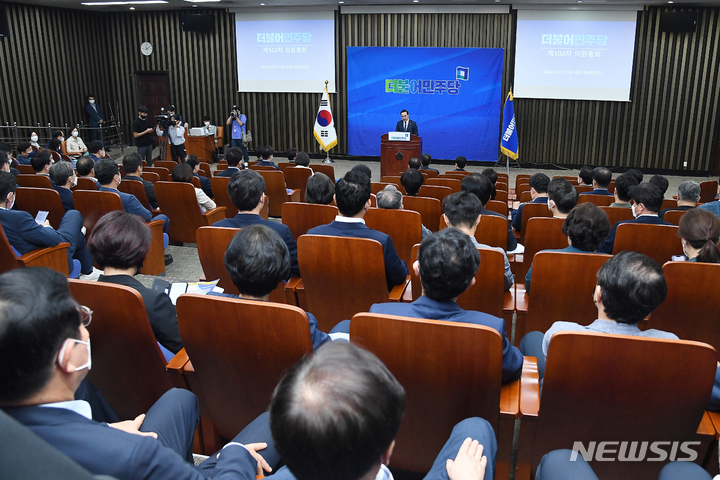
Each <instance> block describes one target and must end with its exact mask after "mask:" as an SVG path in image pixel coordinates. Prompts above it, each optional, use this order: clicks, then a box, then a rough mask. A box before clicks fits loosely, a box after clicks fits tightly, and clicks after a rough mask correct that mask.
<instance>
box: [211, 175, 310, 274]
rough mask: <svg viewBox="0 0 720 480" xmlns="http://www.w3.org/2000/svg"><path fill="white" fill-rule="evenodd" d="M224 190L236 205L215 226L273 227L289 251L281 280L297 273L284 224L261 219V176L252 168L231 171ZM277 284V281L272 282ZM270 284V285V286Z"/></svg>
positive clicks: (293, 248)
mask: <svg viewBox="0 0 720 480" xmlns="http://www.w3.org/2000/svg"><path fill="white" fill-rule="evenodd" d="M228 194H229V195H230V200H231V201H232V203H233V205H235V206H236V207H237V209H238V214H237V215H235V218H226V219H225V220H220V221H219V222H217V223H216V224H215V225H213V226H215V227H225V228H244V227H247V226H248V225H257V224H259V225H265V226H266V227H270V228H271V229H272V230H275V231H276V232H277V233H278V235H280V238H282V239H283V241H284V242H285V244H286V245H287V248H288V251H289V252H290V270H289V272H288V276H287V277H285V280H287V279H289V278H290V277H299V276H300V269H299V268H298V260H297V243H296V242H295V239H294V238H293V236H292V233H290V228H288V226H287V225H285V224H283V223H279V222H273V221H272V220H265V219H264V218H262V217H261V216H260V212H261V211H262V209H263V208H265V202H267V197H266V196H265V179H264V178H263V177H262V175H260V174H259V173H257V172H256V171H255V170H242V171H240V172H239V173H237V174H235V175H233V177H232V178H231V179H230V183H229V184H228ZM275 286H277V283H275ZM273 288H274V287H273Z"/></svg>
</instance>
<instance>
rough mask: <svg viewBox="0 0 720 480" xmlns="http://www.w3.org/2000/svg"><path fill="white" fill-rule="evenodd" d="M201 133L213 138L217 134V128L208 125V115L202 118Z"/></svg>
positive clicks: (210, 124)
mask: <svg viewBox="0 0 720 480" xmlns="http://www.w3.org/2000/svg"><path fill="white" fill-rule="evenodd" d="M202 132H203V135H205V136H213V137H214V136H215V135H216V134H217V127H216V126H215V125H213V124H212V123H210V115H205V116H204V117H203V126H202Z"/></svg>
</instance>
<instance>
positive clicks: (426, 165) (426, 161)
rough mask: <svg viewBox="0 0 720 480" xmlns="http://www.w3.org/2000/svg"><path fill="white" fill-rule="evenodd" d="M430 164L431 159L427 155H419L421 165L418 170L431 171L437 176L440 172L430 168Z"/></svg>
mask: <svg viewBox="0 0 720 480" xmlns="http://www.w3.org/2000/svg"><path fill="white" fill-rule="evenodd" d="M430 162H432V157H431V156H430V154H429V153H423V154H422V155H420V163H422V166H421V167H420V170H432V171H433V172H437V173H438V174H439V173H440V172H439V171H438V170H435V169H434V168H430Z"/></svg>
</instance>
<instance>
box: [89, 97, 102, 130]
mask: <svg viewBox="0 0 720 480" xmlns="http://www.w3.org/2000/svg"><path fill="white" fill-rule="evenodd" d="M93 107H96V108H97V111H96V110H95V108H93ZM85 111H86V112H87V114H88V118H89V119H90V121H89V122H88V123H89V124H90V126H91V127H97V126H99V125H100V120H104V117H103V113H102V109H101V108H100V105H98V104H97V102H95V105H90V104H89V103H86V104H85Z"/></svg>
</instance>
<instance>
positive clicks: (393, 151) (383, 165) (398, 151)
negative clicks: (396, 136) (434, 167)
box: [380, 133, 422, 177]
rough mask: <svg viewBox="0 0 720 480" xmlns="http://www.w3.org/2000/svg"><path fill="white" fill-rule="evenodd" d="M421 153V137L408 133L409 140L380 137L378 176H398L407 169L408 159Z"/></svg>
mask: <svg viewBox="0 0 720 480" xmlns="http://www.w3.org/2000/svg"><path fill="white" fill-rule="evenodd" d="M420 155H422V138H420V137H418V136H417V135H410V141H394V140H388V134H387V133H386V134H385V135H383V136H382V137H380V176H381V177H385V176H400V175H402V173H403V172H404V171H405V170H407V169H408V160H410V159H411V158H412V157H418V158H420Z"/></svg>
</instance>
